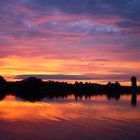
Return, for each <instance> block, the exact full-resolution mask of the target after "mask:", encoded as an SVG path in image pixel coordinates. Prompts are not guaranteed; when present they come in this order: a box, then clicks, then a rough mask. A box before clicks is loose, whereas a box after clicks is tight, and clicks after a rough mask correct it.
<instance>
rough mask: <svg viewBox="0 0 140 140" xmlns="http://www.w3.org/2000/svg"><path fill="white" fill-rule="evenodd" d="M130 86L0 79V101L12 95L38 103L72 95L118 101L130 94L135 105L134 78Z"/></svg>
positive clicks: (80, 97)
mask: <svg viewBox="0 0 140 140" xmlns="http://www.w3.org/2000/svg"><path fill="white" fill-rule="evenodd" d="M131 82H132V86H121V85H120V83H119V82H115V83H111V82H109V83H108V84H106V85H101V84H97V83H88V82H85V83H83V82H77V81H76V82H75V83H74V84H71V83H67V82H55V81H46V82H44V81H42V80H41V79H39V78H36V77H29V78H27V79H23V80H21V81H17V82H8V81H6V80H5V79H4V78H3V77H2V76H1V77H0V99H1V100H2V99H3V98H4V97H5V96H6V95H8V94H12V95H15V96H17V97H20V98H22V99H24V100H27V101H31V102H34V101H40V100H41V99H43V98H44V97H47V98H50V99H51V98H59V97H61V98H66V97H67V96H69V95H74V97H75V99H76V100H77V99H82V98H83V97H85V98H86V99H90V97H91V96H93V95H106V96H107V98H108V99H112V98H114V99H116V100H119V98H120V95H122V94H132V95H133V96H132V104H134V105H135V104H136V95H137V94H139V93H140V87H137V81H136V77H134V76H133V77H132V78H131Z"/></svg>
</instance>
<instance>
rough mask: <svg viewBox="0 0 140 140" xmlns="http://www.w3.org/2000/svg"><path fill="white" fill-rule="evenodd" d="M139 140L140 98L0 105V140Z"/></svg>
mask: <svg viewBox="0 0 140 140" xmlns="http://www.w3.org/2000/svg"><path fill="white" fill-rule="evenodd" d="M102 139H104V140H114V139H116V140H124V139H126V140H140V95H137V96H135V97H134V96H132V95H121V96H120V99H119V100H116V99H110V100H109V99H108V98H107V97H106V96H105V95H98V96H97V95H96V96H92V97H90V99H89V98H85V97H83V98H78V99H77V100H76V99H75V98H74V96H73V95H71V96H68V97H67V98H52V99H48V98H43V99H42V100H41V101H38V102H27V101H25V100H23V99H21V98H17V97H15V96H13V95H7V96H6V97H5V98H4V99H2V100H1V101H0V140H102Z"/></svg>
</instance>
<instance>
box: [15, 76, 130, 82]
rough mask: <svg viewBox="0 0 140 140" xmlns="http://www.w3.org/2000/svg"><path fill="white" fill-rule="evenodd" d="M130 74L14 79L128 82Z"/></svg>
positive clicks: (21, 77) (24, 77) (20, 77)
mask: <svg viewBox="0 0 140 140" xmlns="http://www.w3.org/2000/svg"><path fill="white" fill-rule="evenodd" d="M130 76H131V75H130V74H113V75H110V74H92V75H65V74H56V75H55V74H54V75H44V74H43V75H41V74H40V75H18V76H16V77H15V79H26V78H28V77H36V78H41V79H43V80H103V79H104V80H120V81H128V78H129V77H130Z"/></svg>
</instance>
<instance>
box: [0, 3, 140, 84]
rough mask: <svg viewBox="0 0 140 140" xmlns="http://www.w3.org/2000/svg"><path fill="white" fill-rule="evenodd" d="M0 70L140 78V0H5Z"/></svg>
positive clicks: (0, 7) (14, 74)
mask: <svg viewBox="0 0 140 140" xmlns="http://www.w3.org/2000/svg"><path fill="white" fill-rule="evenodd" d="M0 75H2V76H4V77H5V78H6V79H7V80H14V79H16V80H17V79H20V78H24V77H27V76H30V75H37V76H38V77H41V78H43V79H46V80H47V79H56V80H83V81H87V80H92V81H93V82H94V81H95V82H96V81H98V82H100V83H103V82H108V81H116V80H117V81H120V82H122V83H126V82H128V81H129V79H130V77H131V76H132V75H136V76H137V77H138V78H140V0H0Z"/></svg>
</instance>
